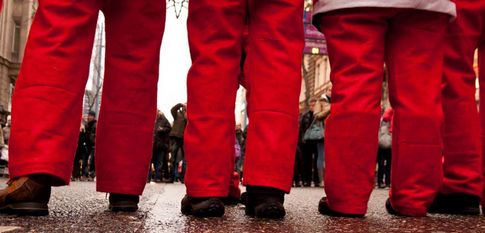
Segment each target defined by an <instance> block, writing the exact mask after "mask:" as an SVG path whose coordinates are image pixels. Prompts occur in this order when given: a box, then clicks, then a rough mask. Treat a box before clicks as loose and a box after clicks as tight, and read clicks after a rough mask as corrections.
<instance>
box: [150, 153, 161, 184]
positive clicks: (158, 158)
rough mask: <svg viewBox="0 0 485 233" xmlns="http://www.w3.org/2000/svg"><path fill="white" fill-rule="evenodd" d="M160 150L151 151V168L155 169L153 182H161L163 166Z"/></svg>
mask: <svg viewBox="0 0 485 233" xmlns="http://www.w3.org/2000/svg"><path fill="white" fill-rule="evenodd" d="M162 151H163V150H162V148H154V150H153V157H152V161H153V166H154V167H155V181H156V182H160V181H162V165H163V152H162Z"/></svg>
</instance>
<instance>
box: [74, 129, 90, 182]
mask: <svg viewBox="0 0 485 233" xmlns="http://www.w3.org/2000/svg"><path fill="white" fill-rule="evenodd" d="M87 140H88V136H87V135H86V129H85V128H84V124H83V123H82V122H81V127H80V128H79V138H78V141H77V149H76V155H75V156H74V166H73V168H72V177H71V180H72V181H75V180H79V179H81V177H82V171H83V170H82V168H83V167H84V166H85V164H84V162H83V160H84V158H85V156H86V155H87V154H88V150H87V148H86V144H87Z"/></svg>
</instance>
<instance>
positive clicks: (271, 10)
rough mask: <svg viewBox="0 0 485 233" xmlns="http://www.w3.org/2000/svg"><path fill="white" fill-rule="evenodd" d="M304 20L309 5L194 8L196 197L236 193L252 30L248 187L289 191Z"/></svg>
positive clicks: (189, 179)
mask: <svg viewBox="0 0 485 233" xmlns="http://www.w3.org/2000/svg"><path fill="white" fill-rule="evenodd" d="M302 15H303V1H295V0H265V1H260V0H234V1H233V0H231V1H227V0H197V1H192V2H190V5H189V16H188V22H187V27H188V36H189V45H190V51H191V56H192V62H193V64H192V67H191V68H190V70H189V74H188V77H187V83H188V87H187V88H188V90H187V96H188V100H187V117H188V124H187V128H186V130H185V136H184V139H185V152H186V159H187V173H186V180H185V182H186V183H185V184H186V187H187V194H188V195H189V196H193V197H210V196H219V197H223V196H227V195H228V193H229V185H228V184H229V183H230V180H231V177H232V173H233V171H234V153H235V152H234V151H235V150H234V144H235V143H234V140H235V137H234V135H235V117H234V107H235V100H236V91H237V89H238V85H239V81H238V77H239V75H240V73H241V68H240V64H241V54H242V49H241V47H242V41H243V34H244V31H245V30H246V28H247V30H248V34H247V47H246V52H247V57H246V60H245V62H244V74H245V79H244V81H245V85H246V88H247V90H248V95H247V102H248V109H247V110H248V116H249V121H250V123H249V128H248V136H247V144H246V160H245V164H244V179H243V183H244V184H245V185H253V186H266V187H273V188H278V189H281V190H284V191H286V192H289V191H290V188H291V180H292V171H293V163H294V156H295V150H296V142H297V137H298V102H299V100H298V99H299V93H300V88H301V74H300V64H301V57H302V49H303V24H302ZM247 17H248V18H247ZM246 18H247V21H246ZM246 23H247V25H246Z"/></svg>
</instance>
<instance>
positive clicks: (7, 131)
mask: <svg viewBox="0 0 485 233" xmlns="http://www.w3.org/2000/svg"><path fill="white" fill-rule="evenodd" d="M11 124H12V122H11V116H10V115H9V116H7V124H6V125H5V127H3V140H5V145H8V141H9V139H10V127H11Z"/></svg>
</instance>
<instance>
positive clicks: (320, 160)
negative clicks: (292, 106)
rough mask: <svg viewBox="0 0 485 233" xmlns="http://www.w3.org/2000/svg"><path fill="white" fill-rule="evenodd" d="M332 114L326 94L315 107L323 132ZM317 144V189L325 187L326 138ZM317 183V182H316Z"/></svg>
mask: <svg viewBox="0 0 485 233" xmlns="http://www.w3.org/2000/svg"><path fill="white" fill-rule="evenodd" d="M329 114H330V97H329V96H327V95H326V94H322V96H320V98H319V99H318V101H317V104H316V105H315V122H317V123H318V124H320V125H321V127H322V128H323V132H325V120H326V119H327V117H328V115H329ZM316 144H317V158H316V160H314V161H316V163H315V166H314V169H315V170H317V174H318V183H315V187H320V186H322V185H323V174H324V171H325V170H324V169H325V162H324V159H325V152H324V144H325V137H323V138H322V140H319V141H317V142H316ZM315 182H317V180H315Z"/></svg>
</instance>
